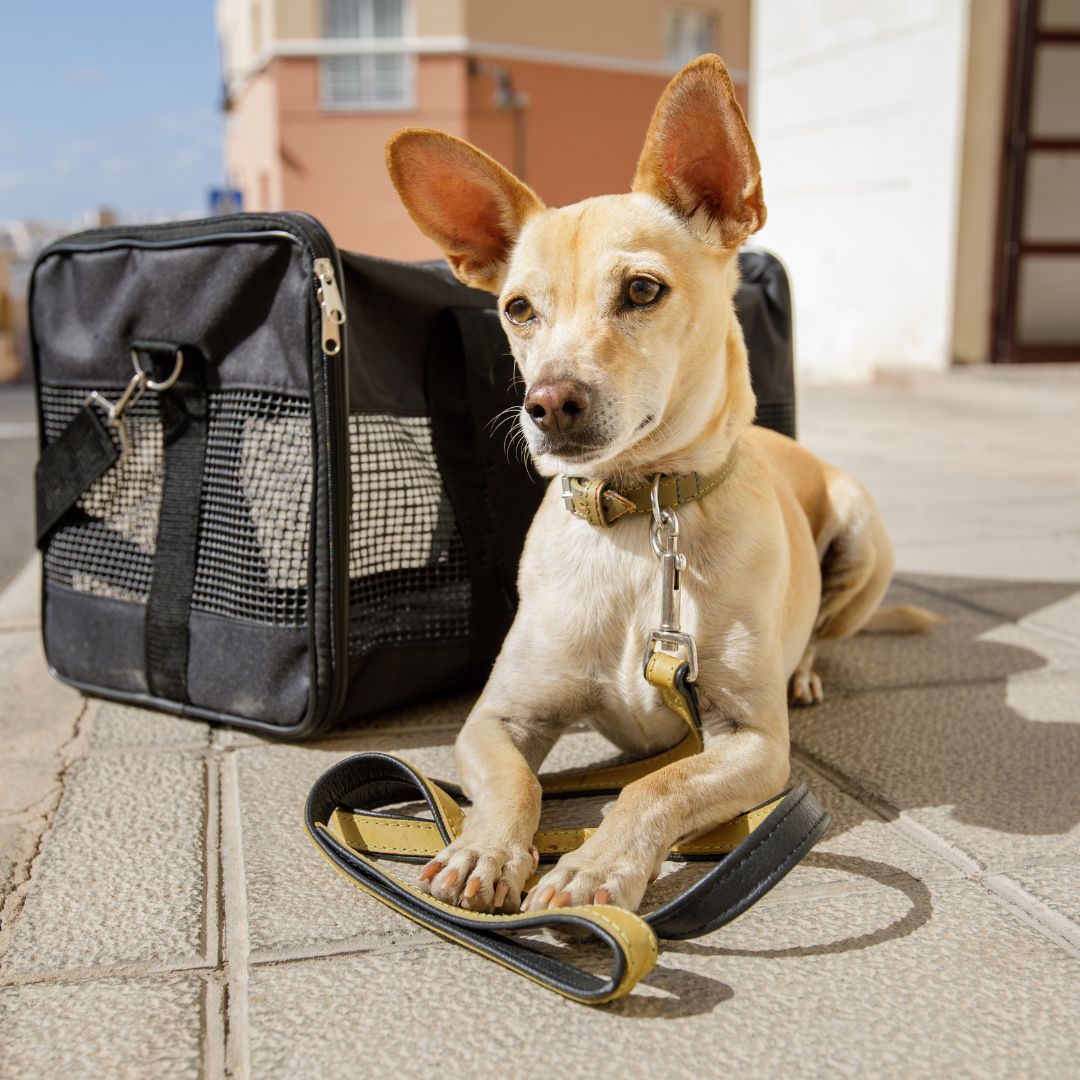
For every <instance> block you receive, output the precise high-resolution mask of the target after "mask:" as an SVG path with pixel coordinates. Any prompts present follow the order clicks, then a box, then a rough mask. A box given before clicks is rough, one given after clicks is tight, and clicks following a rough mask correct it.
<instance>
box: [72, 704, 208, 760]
mask: <svg viewBox="0 0 1080 1080" xmlns="http://www.w3.org/2000/svg"><path fill="white" fill-rule="evenodd" d="M87 719H88V722H87V729H88V738H87V742H88V746H89V748H90V749H91V750H105V749H110V750H111V749H116V748H118V747H135V746H144V747H161V748H164V747H173V746H192V745H202V746H209V744H210V725H209V724H203V723H200V722H199V721H197V720H187V719H185V718H184V717H182V716H171V715H170V714H169V713H163V712H151V711H150V710H149V709H137V708H135V707H134V706H131V705H121V704H119V703H118V702H114V701H100V702H97V703H96V704H95V706H94V708H93V709H92V710H91V711H90V714H89V716H88V718H87Z"/></svg>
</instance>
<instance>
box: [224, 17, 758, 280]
mask: <svg viewBox="0 0 1080 1080" xmlns="http://www.w3.org/2000/svg"><path fill="white" fill-rule="evenodd" d="M749 6H750V0H707V2H701V0H693V2H688V3H686V4H682V3H680V2H679V0H672V2H670V3H668V2H663V0H589V2H588V3H579V2H574V0H548V2H547V3H545V4H543V5H542V6H540V7H537V6H534V5H531V4H529V5H526V4H518V3H506V2H505V0H218V4H217V25H218V32H219V36H220V40H221V54H222V66H223V71H224V78H225V103H226V109H227V112H228V119H227V130H226V167H227V170H228V173H229V177H230V180H231V182H232V183H234V184H235V185H236V186H237V187H238V188H239V189H240V191H241V192H242V194H243V199H244V209H246V210H278V209H289V210H307V211H310V212H311V213H314V214H315V215H316V216H318V217H319V218H320V219H321V220H322V221H323V222H324V223H325V224H326V225H327V227H328V228H329V230H330V232H331V234H332V235H333V237H334V238H335V240H336V241H337V242H338V244H340V245H341V246H343V247H346V248H353V249H356V250H360V251H365V252H368V253H372V254H377V255H386V256H391V257H396V258H404V259H410V258H425V257H430V256H433V255H435V254H436V252H435V249H434V246H433V245H432V244H431V243H430V241H428V240H426V239H425V238H424V237H423V236H421V235H420V233H419V232H418V231H417V230H416V227H415V226H414V225H413V224H412V222H411V221H410V220H409V218H408V216H407V215H406V213H405V211H404V209H403V208H402V206H401V204H400V202H399V200H398V198H397V196H396V194H395V192H394V190H393V188H392V186H391V185H390V182H389V179H388V178H387V176H386V171H385V168H384V166H383V147H384V146H385V144H386V141H387V139H388V138H389V137H390V136H391V135H392V134H393V133H394V132H395V131H396V130H397V129H398V128H401V127H405V126H422V127H437V128H441V129H443V130H445V131H449V132H451V133H452V134H455V135H459V136H461V137H462V138H464V139H468V140H469V141H470V142H473V143H475V144H476V145H478V146H480V147H481V148H482V149H484V150H486V151H487V152H488V153H490V154H492V155H493V156H494V157H495V158H497V159H498V160H499V161H501V162H502V163H503V164H504V165H506V166H507V167H508V168H510V169H511V170H512V171H514V172H515V173H517V174H518V175H519V176H521V177H522V178H523V179H525V181H526V182H527V183H529V184H530V185H531V186H532V187H533V188H534V189H535V190H536V191H537V193H538V194H539V195H540V196H541V198H543V199H544V200H545V201H546V202H548V203H550V204H552V205H562V204H566V203H570V202H575V201H577V200H578V199H581V198H584V197H586V196H588V195H597V194H602V193H605V192H617V191H625V190H627V188H628V186H629V182H630V178H631V176H632V175H633V170H634V165H635V163H636V161H637V156H638V153H639V152H640V149H641V144H642V141H643V139H644V135H645V129H646V127H647V126H648V121H649V117H650V115H651V113H652V110H653V107H654V106H655V104H656V100H657V97H658V96H659V94H660V92H661V90H662V89H663V87H664V85H665V84H666V82H667V80H668V78H669V77H670V76H671V74H672V73H673V72H675V71H676V70H677V69H678V68H679V67H680V66H681V65H682V64H683V63H684V62H685V61H686V60H688V59H691V58H692V57H694V56H697V55H699V54H700V53H702V52H710V51H715V52H719V53H721V54H722V55H723V56H724V57H725V59H726V60H727V61H728V65H729V67H730V68H731V69H732V76H733V79H734V80H735V83H736V87H737V89H738V90H739V92H740V94H741V95H742V98H743V102H744V104H745V102H746V83H747V63H748V56H749V18H750V13H749Z"/></svg>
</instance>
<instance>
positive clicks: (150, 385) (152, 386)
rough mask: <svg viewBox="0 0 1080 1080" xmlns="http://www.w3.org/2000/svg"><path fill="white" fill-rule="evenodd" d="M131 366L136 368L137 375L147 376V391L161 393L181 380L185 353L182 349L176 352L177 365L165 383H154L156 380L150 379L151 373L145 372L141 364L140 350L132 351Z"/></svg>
mask: <svg viewBox="0 0 1080 1080" xmlns="http://www.w3.org/2000/svg"><path fill="white" fill-rule="evenodd" d="M131 365H132V367H134V368H135V374H136V375H145V376H146V389H147V390H153V391H154V392H155V393H161V391H162V390H168V389H169V388H170V387H171V386H172V385H173V384H174V383H175V382H176V380H177V379H179V378H180V372H181V371H183V370H184V352H183V350H182V349H177V350H176V363H175V364H174V365H173V369H172V374H171V375H170V376H169V377H168V378H167V379H166V380H165V381H164V382H154V380H153V379H151V378H150V374H149V372H147V371H145V370H143V366H142V364H141V363H140V362H139V350H138V349H132V350H131Z"/></svg>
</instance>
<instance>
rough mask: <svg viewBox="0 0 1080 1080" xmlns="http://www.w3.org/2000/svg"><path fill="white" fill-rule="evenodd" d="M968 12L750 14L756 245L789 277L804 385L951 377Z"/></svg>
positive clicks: (818, 1) (820, 4)
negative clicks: (764, 213) (929, 374)
mask: <svg viewBox="0 0 1080 1080" xmlns="http://www.w3.org/2000/svg"><path fill="white" fill-rule="evenodd" d="M971 6H973V5H971V3H970V2H969V0H906V2H905V3H902V4H897V3H893V2H892V0H863V2H860V3H858V4H856V3H853V2H838V0H800V2H799V3H797V4H796V3H793V2H791V0H756V2H755V4H754V7H753V11H754V23H753V27H752V31H751V49H752V59H751V82H750V110H751V116H750V120H751V129H752V130H753V132H754V137H755V139H756V140H757V145H758V150H759V153H760V157H761V162H762V173H763V182H764V192H765V202H766V204H767V206H768V210H769V220H768V224H767V225H766V226H765V229H764V230H763V232H762V233H761V234H760V239H761V242H762V243H763V244H765V245H766V246H767V247H770V248H772V249H773V250H774V251H776V252H777V253H778V254H779V256H780V257H781V258H782V259H783V260H784V261H785V263H786V264H787V266H788V269H789V271H790V273H791V278H792V290H793V295H794V299H795V313H796V320H795V324H796V333H797V341H796V350H797V352H796V355H797V358H798V363H799V367H800V370H801V371H802V372H803V373H813V374H818V375H822V376H830V377H842V378H869V377H870V376H871V375H872V374H873V372H874V371H875V369H877V368H879V367H885V366H893V365H911V366H922V367H936V368H941V367H944V366H946V365H947V364H948V363H949V360H950V357H951V354H952V340H953V333H952V325H953V294H954V291H955V266H956V236H957V221H958V217H957V204H958V196H959V191H960V164H961V153H960V150H961V142H962V133H963V120H964V91H965V83H966V76H967V64H966V56H967V29H968V20H969V14H968V13H969V8H970V7H971ZM974 6H977V3H976V5H974Z"/></svg>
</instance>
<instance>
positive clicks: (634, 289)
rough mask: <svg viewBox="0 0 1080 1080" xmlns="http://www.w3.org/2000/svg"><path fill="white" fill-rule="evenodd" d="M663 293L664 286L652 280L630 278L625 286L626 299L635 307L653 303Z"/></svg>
mask: <svg viewBox="0 0 1080 1080" xmlns="http://www.w3.org/2000/svg"><path fill="white" fill-rule="evenodd" d="M663 291H664V286H663V285H661V284H660V282H659V281H653V279H652V278H646V277H636V278H631V279H630V280H629V281H628V282H627V284H626V299H627V300H628V301H629V302H630V303H631V304H635V305H636V306H637V307H647V306H648V305H649V304H652V303H654V302H655V301H656V300H657V299H658V298H659V296H660V294H661V293H662V292H663Z"/></svg>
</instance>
